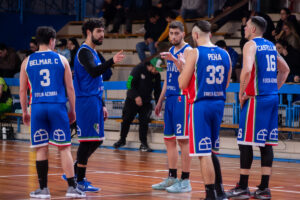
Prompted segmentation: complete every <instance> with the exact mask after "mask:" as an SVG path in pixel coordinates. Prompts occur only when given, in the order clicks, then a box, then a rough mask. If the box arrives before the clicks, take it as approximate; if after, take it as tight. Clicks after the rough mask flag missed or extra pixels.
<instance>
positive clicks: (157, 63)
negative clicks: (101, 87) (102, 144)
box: [114, 58, 162, 152]
mask: <svg viewBox="0 0 300 200" xmlns="http://www.w3.org/2000/svg"><path fill="white" fill-rule="evenodd" d="M161 64H162V60H161V59H159V58H153V59H151V61H150V62H146V63H141V64H139V65H137V66H136V67H135V68H134V69H133V70H132V72H131V74H130V76H129V77H128V81H127V88H128V91H127V98H126V100H125V105H124V108H123V116H122V119H123V122H122V124H121V133H120V140H119V141H117V142H116V143H115V144H114V147H115V148H116V149H117V148H119V147H121V146H124V145H125V144H126V137H127V135H128V131H129V127H130V124H131V122H132V121H133V119H134V118H135V116H136V114H137V113H138V114H139V123H140V127H139V137H140V141H141V146H140V150H141V151H147V152H150V151H152V150H151V149H150V148H149V146H148V143H147V132H148V123H149V121H150V116H151V112H152V104H151V100H152V91H153V90H154V97H155V102H157V101H158V98H159V95H160V92H161V78H160V74H159V71H162V68H161Z"/></svg>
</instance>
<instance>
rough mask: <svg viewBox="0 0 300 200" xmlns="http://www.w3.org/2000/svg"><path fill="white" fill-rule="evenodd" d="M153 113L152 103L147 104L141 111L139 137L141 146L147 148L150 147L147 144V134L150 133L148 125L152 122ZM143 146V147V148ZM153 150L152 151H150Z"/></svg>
mask: <svg viewBox="0 0 300 200" xmlns="http://www.w3.org/2000/svg"><path fill="white" fill-rule="evenodd" d="M151 112H152V104H151V103H145V104H144V105H143V106H142V107H141V108H140V110H139V112H138V113H139V122H140V126H139V137H140V141H141V144H142V145H143V146H145V147H148V143H147V133H148V124H149V121H150V116H151ZM142 145H141V146H142ZM148 150H151V149H148Z"/></svg>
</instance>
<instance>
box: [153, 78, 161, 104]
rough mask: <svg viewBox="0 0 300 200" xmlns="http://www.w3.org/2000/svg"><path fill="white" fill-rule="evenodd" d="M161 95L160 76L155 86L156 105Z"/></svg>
mask: <svg viewBox="0 0 300 200" xmlns="http://www.w3.org/2000/svg"><path fill="white" fill-rule="evenodd" d="M160 93H161V77H160V74H158V75H157V77H156V80H155V86H154V99H155V103H157V102H158V99H159V97H160Z"/></svg>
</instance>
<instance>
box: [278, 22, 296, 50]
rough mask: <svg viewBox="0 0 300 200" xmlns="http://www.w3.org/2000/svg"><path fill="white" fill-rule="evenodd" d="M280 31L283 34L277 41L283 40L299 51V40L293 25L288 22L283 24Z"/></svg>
mask: <svg viewBox="0 0 300 200" xmlns="http://www.w3.org/2000/svg"><path fill="white" fill-rule="evenodd" d="M282 30H283V33H282V35H281V36H280V38H279V39H282V40H285V41H286V42H287V43H288V45H290V46H292V47H293V48H294V49H296V50H297V51H300V38H299V35H298V34H297V33H296V31H295V29H294V27H293V25H292V24H291V23H289V22H284V23H283V27H282Z"/></svg>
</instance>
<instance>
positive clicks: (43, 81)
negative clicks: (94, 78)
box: [25, 51, 67, 104]
mask: <svg viewBox="0 0 300 200" xmlns="http://www.w3.org/2000/svg"><path fill="white" fill-rule="evenodd" d="M25 71H26V73H27V75H28V82H29V89H30V101H29V104H34V103H65V102H66V101H67V98H66V93H65V82H64V74H65V66H64V64H63V62H62V60H61V57H60V55H59V54H57V53H55V52H53V51H40V52H39V51H38V52H35V53H33V54H31V55H30V56H29V58H28V62H27V65H26V68H25Z"/></svg>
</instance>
